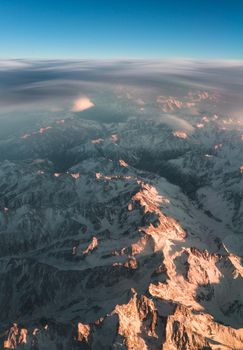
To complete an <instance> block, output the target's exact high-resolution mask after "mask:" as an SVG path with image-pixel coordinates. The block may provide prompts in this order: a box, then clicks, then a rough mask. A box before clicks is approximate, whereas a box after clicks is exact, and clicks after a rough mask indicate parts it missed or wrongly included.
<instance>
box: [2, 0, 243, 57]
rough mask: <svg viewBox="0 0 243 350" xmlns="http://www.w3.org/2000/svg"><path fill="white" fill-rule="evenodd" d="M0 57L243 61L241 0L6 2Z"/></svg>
mask: <svg viewBox="0 0 243 350" xmlns="http://www.w3.org/2000/svg"><path fill="white" fill-rule="evenodd" d="M0 47H1V50H0V58H97V59H99V58H168V57H188V58H201V59H243V1H242V0H204V1H201V0H193V1H189V0H187V1H182V0H180V1H177V0H175V1H163V0H121V1H120V0H89V1H83V0H44V1H37V0H1V1H0Z"/></svg>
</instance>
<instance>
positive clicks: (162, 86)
mask: <svg viewBox="0 0 243 350" xmlns="http://www.w3.org/2000/svg"><path fill="white" fill-rule="evenodd" d="M118 86H123V87H127V88H129V89H130V88H132V89H133V90H134V89H135V90H136V89H137V91H138V90H139V91H140V93H142V91H144V95H145V96H147V98H148V97H149V94H150V92H151V91H155V93H157V95H168V96H169V95H171V94H172V93H174V92H175V91H176V92H177V93H178V94H181V95H183V93H184V90H183V89H184V88H185V87H186V89H188V88H191V89H193V88H195V87H196V88H198V89H209V90H212V89H217V91H220V93H222V94H224V95H225V96H226V99H227V98H228V99H229V101H230V103H231V108H232V109H234V108H235V109H236V110H237V114H238V113H239V111H241V110H242V102H241V96H242V93H243V61H232V60H230V61H225V60H223V61H196V60H189V59H180V60H179V59H174V60H126V61H125V60H123V61H119V60H103V61H99V60H91V61H87V60H23V59H21V60H6V59H5V60H0V108H1V109H0V114H4V113H6V112H9V111H15V110H16V111H19V110H26V109H27V110H28V109H30V110H31V109H33V108H34V109H35V110H41V109H43V110H49V111H52V110H68V109H69V108H70V105H73V101H76V102H75V103H74V105H73V106H72V111H82V110H85V109H86V108H90V107H92V106H93V104H96V103H95V101H94V100H92V102H90V101H89V98H90V97H91V95H92V96H93V95H94V94H95V95H96V96H100V94H101V93H102V91H103V92H104V91H105V90H106V89H109V90H110V93H112V91H113V87H115V88H116V87H118ZM77 95H80V96H87V99H86V100H85V99H82V98H81V99H80V100H78V99H77ZM136 98H137V100H139V99H140V98H143V96H141V95H138V96H137V97H136ZM147 103H148V101H147Z"/></svg>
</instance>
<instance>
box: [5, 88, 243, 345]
mask: <svg viewBox="0 0 243 350" xmlns="http://www.w3.org/2000/svg"><path fill="white" fill-rule="evenodd" d="M136 101H137V102H136V103H137V104H138V105H139V106H140V104H141V101H139V100H136ZM205 101H214V96H211V97H210V95H209V94H208V93H207V92H202V91H201V92H199V93H198V94H191V95H188V96H187V97H185V98H183V100H180V99H176V98H173V97H171V96H170V97H166V96H159V97H158V101H157V103H158V104H159V105H160V107H161V110H162V109H164V110H166V111H167V112H168V111H175V110H182V111H183V110H186V109H187V108H188V103H189V104H193V105H196V104H201V103H206V102H205ZM141 105H142V104H141ZM142 108H143V107H142ZM71 117H72V118H73V119H72V118H71ZM71 117H70V118H66V119H65V122H60V123H56V122H55V123H54V124H53V125H50V126H48V127H43V128H39V129H38V128H37V129H36V130H39V131H33V132H29V131H28V133H23V135H24V136H22V137H19V138H18V139H17V140H16V139H11V138H10V139H9V140H5V141H4V142H1V143H0V153H1V163H0V191H1V196H0V254H1V255H0V326H1V329H0V334H1V339H2V342H3V344H5V345H6V346H7V345H8V346H9V347H10V348H13V349H16V348H17V349H22V348H24V349H32V350H34V349H38V350H71V349H92V350H103V349H104V350H107V349H128V350H146V349H148V350H150V349H151V350H159V349H160V350H161V349H163V350H173V349H174V350H202V349H204V350H206V349H213V350H223V349H237V350H241V349H243V302H242V290H243V267H242V262H241V259H242V250H241V248H242V243H241V234H242V223H243V221H242V217H243V215H242V213H243V206H242V188H243V187H242V181H243V180H242V179H243V177H242V174H241V173H240V171H239V166H240V165H239V164H238V163H239V158H240V157H241V154H242V153H240V150H241V148H240V147H242V146H239V143H240V142H241V144H242V141H241V138H240V135H241V134H239V133H237V132H236V131H232V130H228V134H227V133H225V131H224V132H223V131H222V130H221V127H222V125H221V121H220V117H217V118H215V117H214V114H211V115H210V114H209V115H208V116H207V118H206V117H205V116H204V117H203V118H204V119H203V120H202V117H201V116H200V115H197V117H195V118H194V119H195V120H194V119H193V118H192V119H191V120H190V122H191V123H194V124H193V125H194V126H195V131H194V134H193V135H191V134H190V133H185V132H183V131H181V130H179V129H178V131H173V130H172V129H171V128H170V127H168V125H167V124H166V125H165V124H163V125H161V124H159V123H157V122H155V121H154V120H141V119H139V118H137V119H136V118H133V119H131V120H128V121H127V122H126V123H121V124H119V123H118V124H117V125H113V124H112V125H108V124H104V125H101V124H100V123H98V122H91V121H85V120H82V119H79V118H76V119H75V118H74V117H73V116H71ZM202 123H203V127H198V128H197V127H196V125H197V124H202ZM239 132H240V131H239ZM238 134H239V135H238ZM26 135H28V136H26ZM227 135H228V136H227ZM236 136H237V137H238V139H237V138H236ZM236 140H238V141H236ZM216 145H217V147H215V146H216ZM219 145H220V146H219ZM51 149H52V152H51ZM17 154H18V155H19V156H18V157H17V156H16V155H17ZM3 155H4V156H3ZM16 159H18V160H16ZM60 159H61V161H60ZM240 164H241V163H240ZM15 323H16V324H15ZM10 325H11V326H10ZM4 342H5V343H4ZM7 342H8V343H7Z"/></svg>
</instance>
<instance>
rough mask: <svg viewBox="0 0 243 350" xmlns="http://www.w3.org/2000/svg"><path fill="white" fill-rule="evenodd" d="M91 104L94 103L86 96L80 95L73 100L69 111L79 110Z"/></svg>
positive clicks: (91, 105)
mask: <svg viewBox="0 0 243 350" xmlns="http://www.w3.org/2000/svg"><path fill="white" fill-rule="evenodd" d="M93 106H94V103H93V102H92V101H90V99H89V98H88V97H85V96H82V97H79V98H78V99H77V100H75V101H74V104H73V107H72V109H71V112H81V111H84V110H85V109H88V108H91V107H93Z"/></svg>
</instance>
